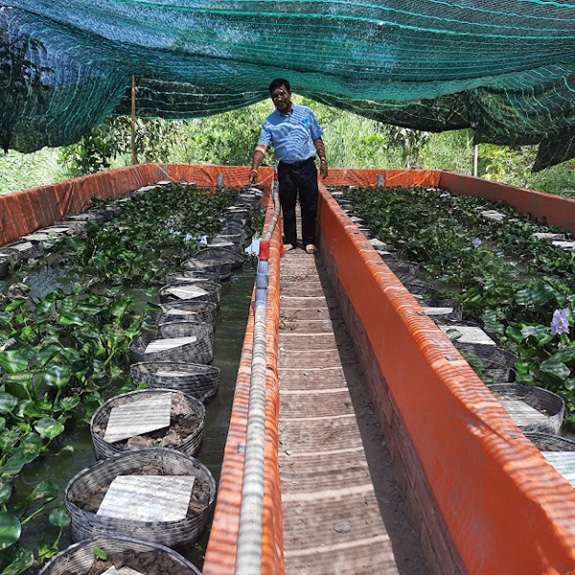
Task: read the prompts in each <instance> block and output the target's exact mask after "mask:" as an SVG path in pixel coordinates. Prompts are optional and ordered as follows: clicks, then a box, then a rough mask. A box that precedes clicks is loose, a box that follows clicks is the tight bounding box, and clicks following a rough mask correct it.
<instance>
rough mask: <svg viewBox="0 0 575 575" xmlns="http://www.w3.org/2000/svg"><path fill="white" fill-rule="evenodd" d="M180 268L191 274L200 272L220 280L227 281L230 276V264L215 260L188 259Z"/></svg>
mask: <svg viewBox="0 0 575 575" xmlns="http://www.w3.org/2000/svg"><path fill="white" fill-rule="evenodd" d="M182 267H183V268H184V269H185V270H187V271H191V272H196V271H201V272H204V271H205V272H210V273H213V274H216V275H217V276H218V277H219V279H220V280H222V281H223V280H227V279H229V277H230V276H231V275H232V264H231V263H230V262H226V261H222V260H219V259H217V258H202V259H196V258H190V259H189V260H186V261H185V262H183V263H182Z"/></svg>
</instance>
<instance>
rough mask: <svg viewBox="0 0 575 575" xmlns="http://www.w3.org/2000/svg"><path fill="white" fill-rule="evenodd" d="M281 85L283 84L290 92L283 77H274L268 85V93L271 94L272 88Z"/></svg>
mask: <svg viewBox="0 0 575 575" xmlns="http://www.w3.org/2000/svg"><path fill="white" fill-rule="evenodd" d="M282 86H284V87H285V89H286V90H287V91H288V92H291V87H290V85H289V82H288V81H287V80H286V79H285V78H276V79H275V80H272V82H271V84H270V85H269V87H268V90H269V93H270V94H271V93H272V92H273V91H274V90H276V89H277V88H281V87H282Z"/></svg>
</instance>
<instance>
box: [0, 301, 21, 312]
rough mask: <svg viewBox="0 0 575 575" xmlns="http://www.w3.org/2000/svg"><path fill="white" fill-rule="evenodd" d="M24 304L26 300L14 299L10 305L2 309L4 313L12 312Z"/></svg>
mask: <svg viewBox="0 0 575 575" xmlns="http://www.w3.org/2000/svg"><path fill="white" fill-rule="evenodd" d="M25 303H26V300H25V299H15V300H14V301H12V302H10V303H9V304H8V305H7V306H6V307H5V308H4V311H5V312H11V311H14V310H16V309H18V308H19V307H22V306H23V305H24V304H25Z"/></svg>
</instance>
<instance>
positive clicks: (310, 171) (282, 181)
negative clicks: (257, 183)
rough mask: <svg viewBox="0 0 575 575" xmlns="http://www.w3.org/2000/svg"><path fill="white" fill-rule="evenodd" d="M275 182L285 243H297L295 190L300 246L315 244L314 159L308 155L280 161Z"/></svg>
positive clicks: (315, 175)
mask: <svg viewBox="0 0 575 575" xmlns="http://www.w3.org/2000/svg"><path fill="white" fill-rule="evenodd" d="M278 185H279V197H280V203H281V206H282V213H283V224H284V238H285V243H286V244H292V245H293V246H297V232H296V216H295V207H296V202H297V198H298V193H299V203H300V207H301V232H302V241H303V245H304V246H306V245H308V244H315V221H316V215H317V198H318V194H319V190H318V185H317V168H316V166H315V162H314V158H313V157H311V158H309V159H308V160H304V161H303V162H297V163H295V164H287V163H285V162H280V163H279V165H278Z"/></svg>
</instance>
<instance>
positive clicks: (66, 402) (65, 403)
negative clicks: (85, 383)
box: [60, 395, 80, 411]
mask: <svg viewBox="0 0 575 575" xmlns="http://www.w3.org/2000/svg"><path fill="white" fill-rule="evenodd" d="M79 404H80V398H79V397H78V396H77V395H75V396H74V397H64V398H62V399H61V400H60V407H61V408H62V411H72V410H73V409H75V408H76V407H78V405H79Z"/></svg>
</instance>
